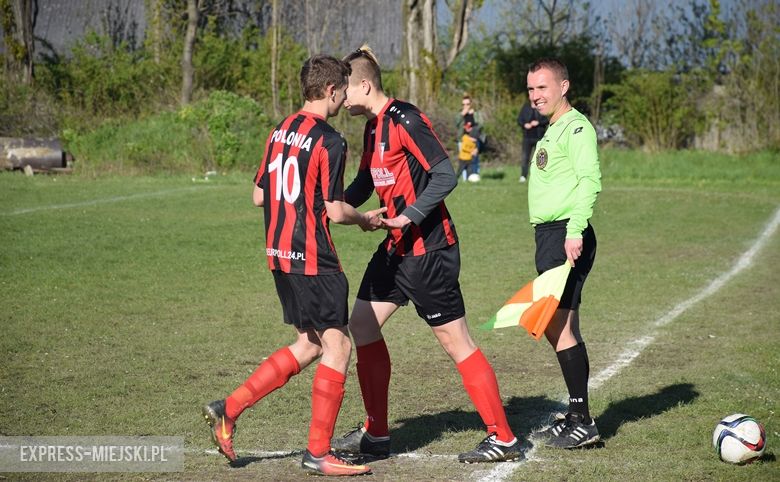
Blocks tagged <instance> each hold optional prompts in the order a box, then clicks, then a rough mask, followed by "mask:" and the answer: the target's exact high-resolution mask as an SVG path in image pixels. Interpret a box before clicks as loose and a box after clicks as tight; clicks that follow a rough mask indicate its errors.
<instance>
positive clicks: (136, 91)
mask: <svg viewBox="0 0 780 482" xmlns="http://www.w3.org/2000/svg"><path fill="white" fill-rule="evenodd" d="M36 82H37V83H38V85H39V86H40V87H41V88H42V89H44V90H46V91H48V92H50V93H51V94H53V95H54V96H56V98H57V99H58V100H59V101H60V102H61V103H62V104H63V106H64V107H65V108H66V109H69V110H70V114H71V115H74V116H75V117H77V119H78V120H76V121H75V124H74V123H73V122H71V123H70V124H71V127H77V128H82V127H89V119H94V118H95V117H101V118H104V119H105V118H114V117H122V116H138V115H140V114H143V113H148V112H153V111H155V110H157V109H158V108H159V107H160V105H161V104H169V103H170V102H169V100H170V99H171V98H175V96H176V92H177V89H178V83H179V82H180V73H179V70H178V66H177V65H176V62H175V60H174V59H172V58H171V59H165V61H162V62H160V63H156V62H155V61H154V60H153V59H151V58H149V56H148V55H147V53H146V52H145V51H143V50H139V51H131V50H130V49H129V48H127V47H126V46H124V45H120V46H118V47H114V46H113V44H112V42H111V39H110V38H109V37H108V36H105V35H98V34H97V33H95V32H90V33H88V34H87V35H86V36H85V37H84V39H83V40H82V41H79V42H77V43H76V45H75V46H74V47H73V49H72V57H71V58H70V59H68V60H65V59H62V58H50V59H48V60H47V61H46V62H43V63H42V64H40V66H39V68H38V69H37V77H36Z"/></svg>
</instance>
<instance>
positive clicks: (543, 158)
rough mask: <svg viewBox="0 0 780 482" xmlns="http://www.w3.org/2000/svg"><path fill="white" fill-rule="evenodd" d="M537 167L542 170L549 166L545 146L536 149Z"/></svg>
mask: <svg viewBox="0 0 780 482" xmlns="http://www.w3.org/2000/svg"><path fill="white" fill-rule="evenodd" d="M536 167H538V168H539V169H542V170H544V168H545V167H547V151H546V150H545V149H544V147H540V148H539V150H538V151H536Z"/></svg>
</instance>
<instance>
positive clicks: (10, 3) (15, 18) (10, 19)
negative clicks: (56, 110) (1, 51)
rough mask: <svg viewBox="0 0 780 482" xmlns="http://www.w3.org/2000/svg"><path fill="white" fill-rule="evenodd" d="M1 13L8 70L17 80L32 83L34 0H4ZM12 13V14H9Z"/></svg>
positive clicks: (0, 6)
mask: <svg viewBox="0 0 780 482" xmlns="http://www.w3.org/2000/svg"><path fill="white" fill-rule="evenodd" d="M0 10H1V11H0V15H1V16H2V27H3V32H4V40H5V64H6V71H7V72H9V73H10V74H11V76H12V78H15V79H16V80H17V81H19V82H21V83H23V84H25V85H30V84H32V80H33V58H34V48H35V45H34V43H33V16H34V14H35V12H34V11H33V0H4V1H2V2H0ZM9 14H10V15H9Z"/></svg>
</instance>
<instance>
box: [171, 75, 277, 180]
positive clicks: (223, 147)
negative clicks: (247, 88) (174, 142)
mask: <svg viewBox="0 0 780 482" xmlns="http://www.w3.org/2000/svg"><path fill="white" fill-rule="evenodd" d="M179 118H180V119H181V120H182V121H184V122H185V123H186V124H187V125H188V126H190V127H191V129H192V131H193V132H194V137H195V139H196V141H197V142H199V143H201V144H205V146H206V151H207V152H208V157H207V159H206V167H209V168H233V167H244V168H246V167H250V166H252V165H255V164H257V163H258V160H259V157H260V156H261V155H262V153H261V152H258V148H259V149H262V148H263V146H264V139H265V136H266V135H267V133H268V131H269V129H271V128H272V127H273V124H272V122H271V121H270V120H269V118H268V116H266V115H265V114H264V113H263V111H262V109H261V108H260V106H259V105H258V104H257V102H255V101H254V100H252V99H251V98H249V97H242V96H239V95H237V94H234V93H232V92H225V91H221V90H218V91H215V92H212V93H211V95H209V97H207V98H206V99H203V100H201V101H199V102H196V103H195V104H192V105H190V106H186V107H184V108H183V109H182V110H181V111H180V112H179Z"/></svg>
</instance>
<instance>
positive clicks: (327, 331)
mask: <svg viewBox="0 0 780 482" xmlns="http://www.w3.org/2000/svg"><path fill="white" fill-rule="evenodd" d="M349 72H350V69H349V66H348V65H347V64H346V63H345V62H343V61H341V60H338V59H336V58H334V57H330V56H325V55H315V56H313V57H311V58H310V59H308V60H307V61H306V62H305V63H304V65H303V68H302V69H301V88H302V91H303V97H304V98H305V103H304V105H303V108H302V109H301V110H300V111H298V112H297V113H295V114H292V115H291V116H289V117H287V118H286V119H284V120H283V121H282V122H281V123H280V124H279V125H278V126H277V127H276V128H275V129H274V130H273V131H272V132H271V133H270V135H269V136H268V140H267V141H266V144H265V154H264V156H263V159H262V162H261V164H260V168H259V169H258V171H257V175H256V177H255V188H254V191H253V193H252V199H253V202H254V204H255V205H256V206H258V207H260V206H262V207H263V208H264V212H265V236H266V248H265V253H266V258H267V260H268V267H269V268H270V269H271V272H272V273H273V277H274V282H275V284H276V291H277V294H278V295H279V300H280V301H281V304H282V313H283V319H284V323H286V324H289V325H292V326H293V327H294V329H295V332H296V340H295V342H294V343H292V344H291V345H289V346H286V347H284V348H281V349H279V350H277V351H276V352H274V353H272V354H271V355H270V356H269V357H268V358H266V359H265V361H263V362H262V363H261V364H260V365H259V366H258V367H257V369H256V370H255V372H254V373H252V375H251V376H250V377H249V378H248V379H247V380H246V381H245V382H244V383H243V384H242V385H241V386H240V387H238V388H236V390H235V391H233V393H232V394H230V396H228V397H227V398H226V399H224V400H217V401H215V402H211V403H209V404H208V405H206V406H205V407H204V408H203V415H204V417H205V418H206V421H207V422H208V424H209V425H210V426H211V432H212V439H213V441H214V442H215V444H216V445H217V447H218V448H219V451H220V452H221V453H222V454H223V455H224V456H225V457H227V458H228V460H230V461H231V462H232V461H235V460H236V454H235V452H234V450H233V434H234V432H235V423H236V420H237V419H238V417H239V415H241V412H243V411H244V410H245V409H246V408H248V407H250V406H252V405H253V404H255V403H256V402H257V401H259V400H260V399H262V398H263V397H265V396H266V395H268V394H269V393H271V392H272V391H274V390H276V389H277V388H280V387H281V386H283V385H284V384H285V383H287V381H288V380H289V379H290V377H292V376H293V375H296V374H298V373H299V372H300V371H301V370H302V369H303V368H306V367H307V366H308V365H309V364H311V363H312V362H314V361H315V360H317V359H318V358H320V362H319V365H318V366H317V370H316V372H315V373H314V381H313V384H312V400H311V407H312V409H311V410H312V414H311V425H310V427H309V442H308V446H307V447H306V451H305V453H304V456H303V461H302V463H301V465H302V466H303V468H304V469H306V470H307V471H308V472H310V473H315V474H320V475H361V474H365V473H368V472H370V469H369V468H368V467H367V466H364V465H355V464H352V463H350V462H348V461H346V460H344V459H343V458H341V457H339V456H338V455H336V454H334V453H332V451H331V447H330V440H331V437H332V436H333V427H334V426H335V423H336V416H337V415H338V412H339V409H340V407H341V402H342V399H343V397H344V381H345V378H346V373H347V366H348V364H349V356H350V351H351V349H352V345H351V342H350V338H349V334H348V332H347V319H348V316H347V311H348V307H347V295H348V286H347V278H346V276H345V275H344V273H343V271H342V269H341V264H340V263H339V259H338V256H337V255H336V250H335V247H334V246H333V242H332V240H331V236H330V231H329V228H328V224H329V221H333V222H336V223H339V224H358V225H360V227H361V228H363V229H364V230H374V229H377V228H378V227H380V226H381V223H380V221H379V217H378V216H379V214H381V212H383V211H384V210H383V209H379V210H375V211H369V212H367V213H365V214H361V213H359V212H358V211H356V210H355V208H353V207H352V206H351V205H349V204H347V203H346V202H344V179H343V178H344V163H345V158H346V150H347V146H346V142H345V140H344V138H343V137H342V136H341V134H339V133H338V132H336V131H335V130H334V129H333V128H332V127H331V126H330V125H329V124H328V123H327V119H328V118H329V117H332V116H335V115H336V114H338V112H339V109H340V108H341V105H342V104H343V103H344V99H345V89H346V86H347V79H348V75H349Z"/></svg>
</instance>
